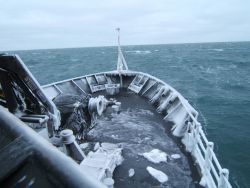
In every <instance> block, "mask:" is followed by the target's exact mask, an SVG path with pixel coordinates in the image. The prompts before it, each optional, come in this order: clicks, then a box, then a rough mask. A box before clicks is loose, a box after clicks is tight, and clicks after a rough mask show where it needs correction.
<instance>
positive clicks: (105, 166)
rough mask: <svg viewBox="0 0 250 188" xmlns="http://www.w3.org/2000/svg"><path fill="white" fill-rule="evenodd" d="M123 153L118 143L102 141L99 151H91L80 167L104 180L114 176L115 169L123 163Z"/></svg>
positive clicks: (96, 177)
mask: <svg viewBox="0 0 250 188" xmlns="http://www.w3.org/2000/svg"><path fill="white" fill-rule="evenodd" d="M98 144H99V143H98ZM121 153H122V149H121V148H119V147H118V146H117V145H116V144H110V143H102V144H101V145H100V147H99V148H98V149H97V151H95V152H89V154H88V155H87V157H86V158H85V159H84V160H83V161H82V162H81V164H80V167H81V168H82V169H83V170H84V171H85V172H88V174H89V175H90V176H92V177H94V178H95V179H97V180H99V181H102V182H104V180H105V179H106V178H112V175H113V171H114V169H115V168H116V166H118V165H120V164H121V163H122V161H123V158H122V155H121Z"/></svg>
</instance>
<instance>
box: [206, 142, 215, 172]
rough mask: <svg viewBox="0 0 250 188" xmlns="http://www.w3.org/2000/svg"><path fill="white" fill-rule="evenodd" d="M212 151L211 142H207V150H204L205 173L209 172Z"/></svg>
mask: <svg viewBox="0 0 250 188" xmlns="http://www.w3.org/2000/svg"><path fill="white" fill-rule="evenodd" d="M213 149H214V143H213V142H208V144H207V149H206V154H205V168H206V169H205V170H206V172H207V173H209V172H210V169H211V166H210V161H212V152H213Z"/></svg>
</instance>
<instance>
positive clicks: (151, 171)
mask: <svg viewBox="0 0 250 188" xmlns="http://www.w3.org/2000/svg"><path fill="white" fill-rule="evenodd" d="M147 171H148V173H149V174H150V175H151V176H153V177H154V178H155V179H156V180H158V181H159V182H161V183H164V182H166V181H168V176H167V175H166V174H165V173H164V172H162V171H160V170H156V169H155V168H153V167H151V166H148V167H147Z"/></svg>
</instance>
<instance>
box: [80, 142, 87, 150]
mask: <svg viewBox="0 0 250 188" xmlns="http://www.w3.org/2000/svg"><path fill="white" fill-rule="evenodd" d="M79 146H80V148H81V149H86V148H87V147H88V146H89V143H83V144H80V145H79Z"/></svg>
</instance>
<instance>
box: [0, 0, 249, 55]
mask: <svg viewBox="0 0 250 188" xmlns="http://www.w3.org/2000/svg"><path fill="white" fill-rule="evenodd" d="M116 27H120V28H121V34H122V39H121V42H122V44H124V45H128V44H165V43H187V42H214V41H249V40H250V0H123V1H119V0H89V1H88V0H67V1H66V0H0V51H3V50H19V49H42V48H64V47H86V46H107V45H109V46H110V45H111V46H112V45H116V33H115V28H116Z"/></svg>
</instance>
